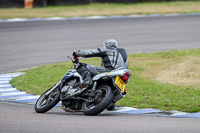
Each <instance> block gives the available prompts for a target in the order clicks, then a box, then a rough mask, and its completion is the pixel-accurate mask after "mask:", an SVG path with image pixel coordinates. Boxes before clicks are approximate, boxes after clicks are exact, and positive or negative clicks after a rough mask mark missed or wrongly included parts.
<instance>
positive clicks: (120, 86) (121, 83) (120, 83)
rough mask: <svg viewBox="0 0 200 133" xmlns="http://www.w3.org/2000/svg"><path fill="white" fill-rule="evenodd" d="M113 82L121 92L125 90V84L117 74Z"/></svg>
mask: <svg viewBox="0 0 200 133" xmlns="http://www.w3.org/2000/svg"><path fill="white" fill-rule="evenodd" d="M115 84H116V85H117V86H118V87H119V88H120V89H121V91H122V92H124V91H125V86H126V84H125V83H124V81H123V80H122V79H121V78H120V77H119V76H117V77H116V79H115Z"/></svg>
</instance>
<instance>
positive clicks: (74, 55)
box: [72, 51, 78, 59]
mask: <svg viewBox="0 0 200 133" xmlns="http://www.w3.org/2000/svg"><path fill="white" fill-rule="evenodd" d="M72 55H73V57H74V59H76V58H77V57H78V55H77V54H76V51H74V52H72Z"/></svg>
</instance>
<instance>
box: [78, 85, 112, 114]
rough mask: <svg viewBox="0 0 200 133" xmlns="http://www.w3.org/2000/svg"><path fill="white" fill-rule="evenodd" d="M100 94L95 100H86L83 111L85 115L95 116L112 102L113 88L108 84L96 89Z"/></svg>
mask: <svg viewBox="0 0 200 133" xmlns="http://www.w3.org/2000/svg"><path fill="white" fill-rule="evenodd" d="M95 93H97V94H98V95H99V96H98V98H97V100H95V101H93V102H89V101H84V102H83V104H82V111H83V113H84V114H85V115H91V116H95V115H98V114H100V113H101V112H102V111H104V110H105V109H106V108H107V107H108V106H109V105H110V103H111V102H112V100H113V97H114V94H113V91H112V88H111V87H110V86H108V85H102V86H100V87H98V89H97V90H96V91H95Z"/></svg>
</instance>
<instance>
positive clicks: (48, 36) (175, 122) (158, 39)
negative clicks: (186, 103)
mask: <svg viewBox="0 0 200 133" xmlns="http://www.w3.org/2000/svg"><path fill="white" fill-rule="evenodd" d="M199 36H200V16H176V17H173V16H171V17H145V18H129V19H102V20H68V21H39V22H13V23H0V57H1V58H0V73H5V72H10V71H14V70H18V69H24V68H30V67H35V66H40V65H43V64H47V63H55V62H61V61H65V60H66V56H67V55H71V52H72V51H73V50H75V49H83V48H96V47H99V46H101V44H102V42H103V41H104V40H105V39H107V38H114V39H117V40H118V42H119V44H120V46H121V47H124V48H126V49H127V51H128V53H130V54H131V53H132V54H134V53H141V52H154V51H165V50H172V49H193V48H200V44H199V42H200V37H199ZM199 122H200V120H199V119H190V118H168V117H156V116H146V115H126V114H113V113H109V112H105V113H103V114H100V115H99V116H94V117H88V116H84V115H82V113H66V112H64V111H62V110H60V109H57V108H55V109H53V110H51V111H50V112H48V113H45V114H37V113H35V112H34V109H33V106H29V105H22V104H14V103H8V102H3V101H0V132H1V133H22V132H24V133H36V132H41V133H45V132H48V133H49V132H57V133H58V132H70V133H72V132H73V133H74V132H75V133H76V132H77V133H79V132H83V133H86V132H87V133H88V132H102V133H107V132H109V133H114V132H131V133H133V132H135V133H189V132H190V133H198V132H200V127H199Z"/></svg>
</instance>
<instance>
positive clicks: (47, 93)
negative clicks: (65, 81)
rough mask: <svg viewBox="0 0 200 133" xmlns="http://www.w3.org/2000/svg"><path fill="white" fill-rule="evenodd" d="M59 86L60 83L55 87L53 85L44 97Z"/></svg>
mask: <svg viewBox="0 0 200 133" xmlns="http://www.w3.org/2000/svg"><path fill="white" fill-rule="evenodd" d="M60 84H61V81H59V82H58V83H57V84H56V85H54V87H52V88H51V89H50V90H49V91H48V92H47V93H46V95H47V96H48V95H49V94H50V93H51V92H52V91H53V90H54V89H55V88H57V87H58V86H59V85H60Z"/></svg>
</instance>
